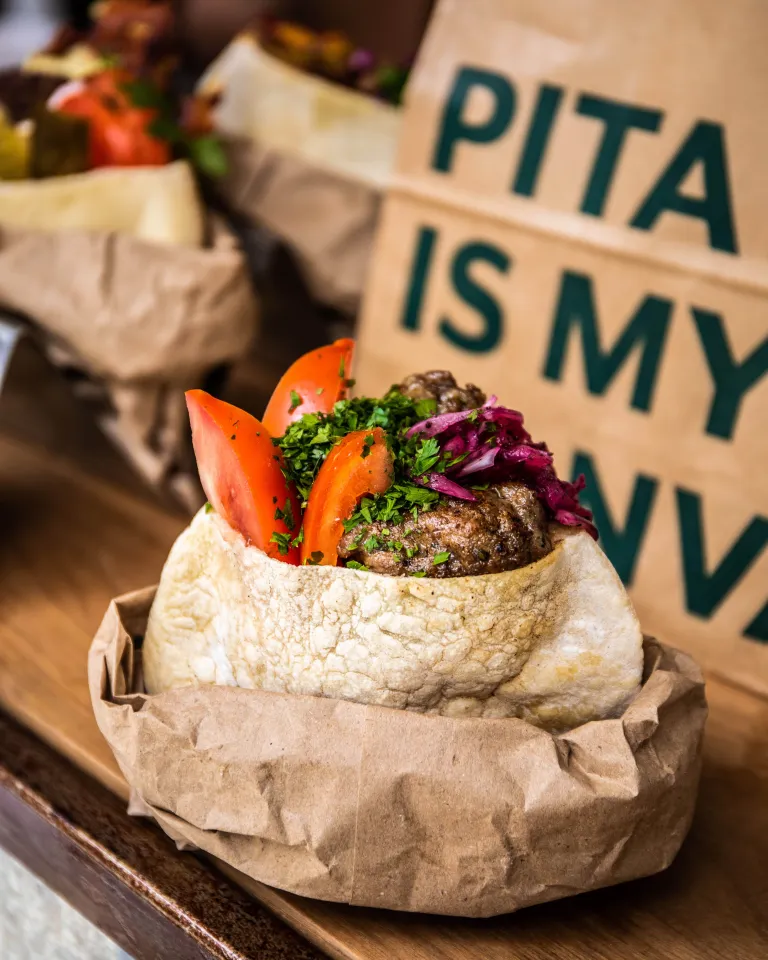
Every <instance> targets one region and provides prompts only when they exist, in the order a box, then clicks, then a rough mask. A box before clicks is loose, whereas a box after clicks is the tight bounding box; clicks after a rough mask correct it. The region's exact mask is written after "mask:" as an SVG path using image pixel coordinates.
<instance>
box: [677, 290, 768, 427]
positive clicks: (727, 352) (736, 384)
mask: <svg viewBox="0 0 768 960" xmlns="http://www.w3.org/2000/svg"><path fill="white" fill-rule="evenodd" d="M691 313H692V314H693V319H694V322H695V324H696V329H697V330H698V332H699V339H700V340H701V344H702V346H703V347H704V355H705V356H706V358H707V366H708V367H709V372H710V374H711V376H712V379H713V380H714V383H715V394H714V396H713V397H712V403H711V404H710V407H709V416H708V417H707V426H706V430H707V433H711V434H712V436H715V437H723V438H724V439H726V440H730V439H731V437H733V431H734V429H735V427H736V420H737V418H738V415H739V411H740V409H741V401H742V400H743V399H744V394H745V393H746V392H747V391H748V390H751V389H752V387H754V386H755V385H756V384H757V383H758V382H759V381H760V380H762V379H763V377H764V376H765V374H766V371H768V337H766V338H765V339H764V340H763V342H762V343H761V344H760V345H759V346H757V347H755V349H754V350H753V351H752V352H751V353H750V354H749V356H747V357H746V358H745V359H744V360H742V361H741V363H736V361H735V360H734V359H733V352H732V351H731V346H730V344H729V343H728V338H727V336H726V333H725V325H724V323H723V320H722V317H721V316H720V314H719V313H715V312H714V311H713V310H704V309H702V308H701V307H691Z"/></svg>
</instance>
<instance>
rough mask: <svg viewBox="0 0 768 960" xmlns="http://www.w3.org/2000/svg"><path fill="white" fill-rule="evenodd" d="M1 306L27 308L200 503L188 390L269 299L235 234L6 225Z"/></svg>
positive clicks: (235, 347) (163, 470)
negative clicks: (161, 240)
mask: <svg viewBox="0 0 768 960" xmlns="http://www.w3.org/2000/svg"><path fill="white" fill-rule="evenodd" d="M0 306H1V307H4V308H6V309H8V310H13V311H16V312H17V313H20V314H22V315H23V316H25V317H27V318H28V319H29V320H30V321H31V322H32V324H33V326H34V328H35V330H37V331H38V332H40V333H41V334H42V336H43V340H44V342H45V344H46V346H47V348H48V354H49V356H50V357H51V359H52V360H53V361H54V362H55V363H57V364H58V365H59V366H73V367H76V368H78V369H81V370H83V371H84V372H85V373H87V374H88V376H89V378H90V381H91V384H90V385H91V387H93V385H94V384H95V385H96V387H97V388H98V390H99V391H100V392H101V393H104V394H106V396H107V397H108V399H109V405H110V410H109V412H108V413H106V414H104V415H103V416H102V417H101V424H102V426H103V427H104V429H105V430H106V431H107V433H108V434H109V435H110V437H111V438H112V439H113V440H114V441H115V442H116V443H117V444H118V445H119V446H120V447H121V449H122V450H123V452H124V453H125V454H126V455H127V456H128V457H129V459H130V460H131V461H132V462H133V464H134V466H135V467H136V468H137V469H138V471H139V472H140V473H141V474H142V475H143V476H144V477H145V479H147V480H148V481H149V482H150V483H152V484H153V485H155V486H158V487H170V488H171V491H172V492H174V493H175V494H176V495H177V497H178V498H180V499H181V500H182V501H183V502H184V503H185V505H187V506H188V507H189V508H190V509H194V508H195V507H196V506H197V505H199V504H198V503H197V502H196V501H197V487H196V482H195V481H194V480H193V478H192V477H191V475H190V473H189V470H188V463H187V460H188V458H187V451H186V445H187V443H188V437H189V429H188V425H187V422H186V419H185V413H184V396H183V393H184V390H185V389H188V388H190V387H195V386H200V383H201V380H202V378H203V376H204V374H205V373H206V372H207V371H209V370H211V369H212V368H213V367H215V366H217V365H218V364H223V363H227V362H230V361H234V360H235V359H237V358H238V357H239V356H241V354H242V353H243V351H244V350H246V349H247V347H248V345H249V344H250V342H251V340H252V338H253V336H254V334H255V332H256V329H257V321H258V304H257V301H256V299H255V295H254V292H253V290H252V287H251V283H250V279H249V276H248V270H247V265H246V261H245V258H244V256H243V254H242V252H241V251H240V250H239V249H238V247H237V243H236V240H235V237H234V235H233V234H232V233H231V232H229V231H228V230H227V229H226V228H225V227H224V226H223V225H222V224H221V223H218V222H217V223H215V224H214V229H213V237H212V244H211V246H210V247H207V248H193V247H180V246H170V245H165V244H155V243H150V242H147V241H144V240H141V239H139V238H136V237H133V236H130V235H127V234H121V233H117V232H96V231H86V230H67V231H55V232H50V233H48V232H41V231H35V230H25V229H19V228H8V227H3V226H2V225H0Z"/></svg>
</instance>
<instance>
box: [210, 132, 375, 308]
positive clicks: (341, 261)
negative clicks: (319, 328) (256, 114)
mask: <svg viewBox="0 0 768 960" xmlns="http://www.w3.org/2000/svg"><path fill="white" fill-rule="evenodd" d="M226 149H227V156H228V172H227V175H226V176H225V177H223V178H222V180H221V181H220V182H219V183H217V190H218V192H219V194H220V196H221V197H222V199H223V200H224V201H225V203H226V204H227V205H228V206H229V207H230V208H231V209H232V210H233V211H235V212H236V213H238V214H240V215H241V216H244V217H245V218H246V219H247V220H248V221H249V222H250V223H252V224H260V225H263V226H266V227H267V228H268V229H269V230H271V231H272V233H274V234H275V235H276V236H277V237H279V238H280V239H281V240H282V241H283V242H284V243H285V244H286V245H287V246H288V247H289V248H290V249H291V250H292V251H293V254H294V256H295V257H296V260H297V262H298V265H299V268H300V269H301V272H302V275H303V278H304V280H305V282H306V284H307V286H308V288H309V290H310V292H311V294H312V296H313V297H315V298H316V299H317V300H319V301H320V302H321V303H324V304H327V305H328V306H330V307H334V308H335V309H337V310H340V311H342V312H343V313H347V314H350V315H354V314H356V313H357V310H358V307H359V306H360V300H361V298H362V294H363V287H364V286H365V277H366V272H367V269H368V261H369V259H370V256H371V250H372V247H373V238H374V234H375V231H376V224H377V223H378V217H379V207H380V206H381V192H380V191H379V190H378V189H377V188H376V187H375V186H373V185H372V184H368V183H364V182H362V181H356V180H354V179H352V178H350V177H345V176H343V175H342V174H340V173H338V172H336V171H333V170H330V169H324V168H323V167H321V166H318V165H315V164H312V163H309V162H308V161H307V160H305V159H304V158H302V157H299V156H292V155H291V154H288V153H284V152H283V151H281V150H277V149H274V148H272V147H269V146H265V145H262V144H257V143H255V142H253V141H250V140H247V139H245V138H230V139H229V140H228V141H227V143H226Z"/></svg>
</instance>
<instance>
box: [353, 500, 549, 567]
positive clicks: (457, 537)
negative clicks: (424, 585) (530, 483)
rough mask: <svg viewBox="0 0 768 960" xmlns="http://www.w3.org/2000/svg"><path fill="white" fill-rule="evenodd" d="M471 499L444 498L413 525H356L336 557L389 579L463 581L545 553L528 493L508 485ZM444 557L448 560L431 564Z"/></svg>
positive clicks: (544, 527)
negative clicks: (417, 577)
mask: <svg viewBox="0 0 768 960" xmlns="http://www.w3.org/2000/svg"><path fill="white" fill-rule="evenodd" d="M476 495H477V498H478V500H477V502H476V503H472V502H469V501H466V500H457V499H455V498H453V497H443V498H442V499H441V500H440V502H439V503H438V505H437V506H436V507H435V508H434V509H432V510H428V511H425V512H424V513H420V514H419V516H418V519H416V520H414V519H413V518H408V519H407V520H404V521H403V522H402V523H400V524H391V523H390V524H387V523H383V522H381V521H377V522H375V523H372V524H361V525H360V526H358V527H355V528H354V529H353V530H350V531H349V532H348V533H346V534H345V535H344V537H343V538H342V541H341V544H340V545H339V556H340V557H342V558H344V559H346V560H355V561H357V562H358V563H363V564H365V566H366V567H367V568H368V569H369V570H371V571H373V572H374V573H383V574H386V575H388V576H391V577H402V576H408V575H412V574H414V573H422V574H423V575H424V576H427V577H467V576H477V575H479V574H484V573H500V572H501V571H502V570H515V569H516V568H517V567H524V566H526V565H527V564H529V563H533V562H534V561H536V560H539V559H541V557H543V556H546V554H547V553H549V551H550V550H551V549H552V542H551V540H550V537H549V530H548V524H547V518H546V516H545V513H544V509H543V507H542V505H541V503H540V502H539V499H538V497H537V496H536V494H535V493H534V492H533V491H532V490H531V489H529V488H528V487H526V486H525V485H524V484H522V483H513V482H509V483H501V484H498V485H497V486H492V487H489V488H488V489H487V490H482V491H476ZM445 552H448V553H449V554H450V556H449V557H448V559H447V560H445V561H444V562H442V563H435V558H438V560H439V559H441V557H440V555H441V554H444V553H445Z"/></svg>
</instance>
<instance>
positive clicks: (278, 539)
mask: <svg viewBox="0 0 768 960" xmlns="http://www.w3.org/2000/svg"><path fill="white" fill-rule="evenodd" d="M269 542H270V543H276V544H277V549H278V551H279V553H280V556H281V557H287V556H288V553H289V551H290V549H291V535H290V533H278V532H277V530H275V532H274V533H273V534H272V536H271V537H270V538H269Z"/></svg>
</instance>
